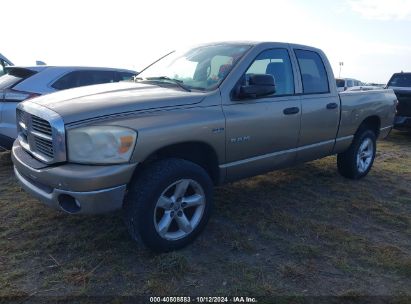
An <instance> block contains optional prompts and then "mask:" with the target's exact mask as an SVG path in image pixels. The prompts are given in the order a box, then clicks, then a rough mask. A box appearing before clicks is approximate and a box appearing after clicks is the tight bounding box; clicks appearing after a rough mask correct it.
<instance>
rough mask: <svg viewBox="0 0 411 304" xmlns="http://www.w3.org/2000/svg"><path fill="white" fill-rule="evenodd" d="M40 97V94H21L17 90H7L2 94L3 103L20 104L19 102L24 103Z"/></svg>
mask: <svg viewBox="0 0 411 304" xmlns="http://www.w3.org/2000/svg"><path fill="white" fill-rule="evenodd" d="M40 95H41V94H37V93H30V92H23V91H17V90H8V91H7V92H6V93H5V94H4V101H9V102H21V101H24V100H27V99H30V98H34V97H37V96H40Z"/></svg>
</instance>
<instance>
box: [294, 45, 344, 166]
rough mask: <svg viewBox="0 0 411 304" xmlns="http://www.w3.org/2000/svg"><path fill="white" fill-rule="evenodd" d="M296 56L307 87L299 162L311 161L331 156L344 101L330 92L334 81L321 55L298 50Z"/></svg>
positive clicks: (304, 91) (305, 89) (295, 51)
mask: <svg viewBox="0 0 411 304" xmlns="http://www.w3.org/2000/svg"><path fill="white" fill-rule="evenodd" d="M294 54H295V56H296V58H297V62H298V66H299V70H300V75H301V81H302V87H303V88H302V90H303V91H302V94H301V110H302V111H301V112H302V113H301V131H300V137H299V141H298V149H297V161H308V160H312V159H316V158H321V157H323V156H326V155H329V154H331V152H332V149H333V147H334V142H335V137H336V134H337V130H338V123H339V119H340V98H339V96H338V94H337V92H335V91H334V90H331V88H330V85H329V83H330V82H331V81H334V80H333V78H332V75H328V74H327V69H326V65H325V63H324V61H323V59H322V58H323V57H322V56H320V54H319V53H317V52H316V51H312V50H302V49H294ZM326 64H327V66H328V67H329V64H328V62H326Z"/></svg>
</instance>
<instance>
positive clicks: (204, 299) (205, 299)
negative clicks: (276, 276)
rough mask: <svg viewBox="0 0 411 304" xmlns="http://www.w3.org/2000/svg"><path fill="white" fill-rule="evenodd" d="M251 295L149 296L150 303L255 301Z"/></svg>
mask: <svg viewBox="0 0 411 304" xmlns="http://www.w3.org/2000/svg"><path fill="white" fill-rule="evenodd" d="M257 302H258V301H257V299H256V298H253V297H241V296H240V297H150V303H257Z"/></svg>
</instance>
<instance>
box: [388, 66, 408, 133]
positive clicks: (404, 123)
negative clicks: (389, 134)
mask: <svg viewBox="0 0 411 304" xmlns="http://www.w3.org/2000/svg"><path fill="white" fill-rule="evenodd" d="M387 87H388V88H389V89H393V90H394V92H395V95H397V99H398V105H397V114H396V116H395V120H394V128H396V129H398V130H407V131H411V73H404V72H401V73H395V74H394V75H392V77H391V79H390V81H389V82H388V84H387Z"/></svg>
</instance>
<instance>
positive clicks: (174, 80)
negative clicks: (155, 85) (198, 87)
mask: <svg viewBox="0 0 411 304" xmlns="http://www.w3.org/2000/svg"><path fill="white" fill-rule="evenodd" d="M136 80H140V79H138V78H137V77H136ZM146 80H154V81H156V80H159V81H161V80H166V81H169V82H172V83H174V84H176V85H178V86H179V87H180V88H182V89H183V90H185V91H187V92H191V89H190V88H189V87H188V86H186V85H184V82H183V81H182V80H178V79H174V78H170V77H167V76H158V77H147V78H146Z"/></svg>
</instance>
